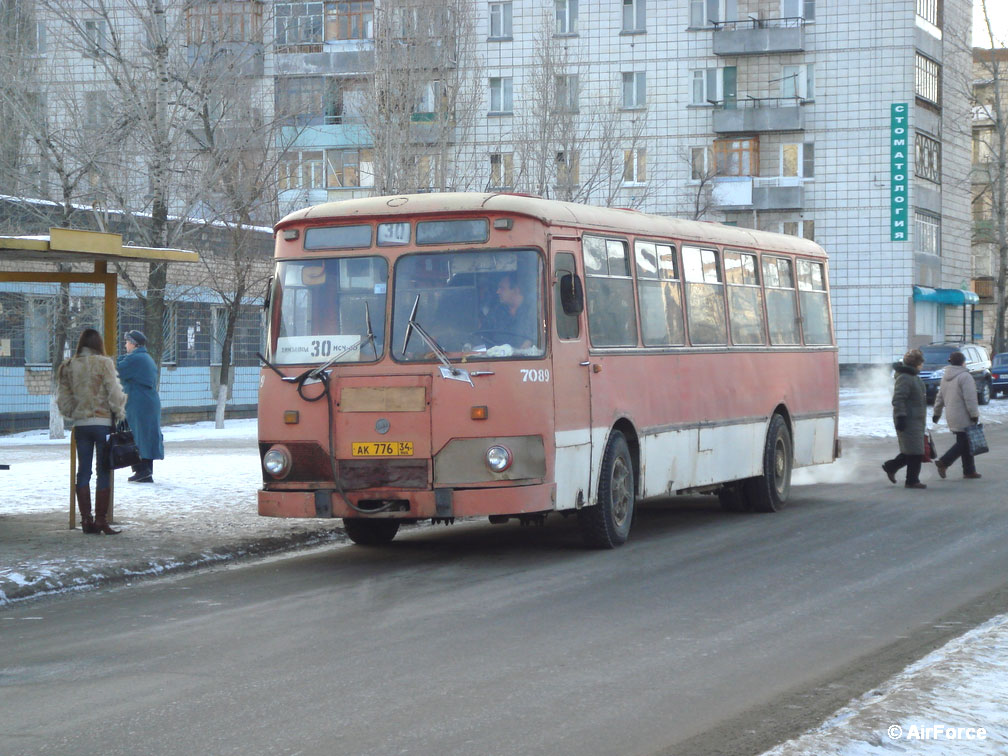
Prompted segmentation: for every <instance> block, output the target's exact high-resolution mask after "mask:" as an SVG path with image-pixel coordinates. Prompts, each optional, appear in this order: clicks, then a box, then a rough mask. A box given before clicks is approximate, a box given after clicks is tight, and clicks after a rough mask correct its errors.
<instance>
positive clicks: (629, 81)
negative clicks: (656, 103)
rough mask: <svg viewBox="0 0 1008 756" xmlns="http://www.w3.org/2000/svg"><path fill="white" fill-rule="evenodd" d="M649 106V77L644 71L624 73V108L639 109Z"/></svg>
mask: <svg viewBox="0 0 1008 756" xmlns="http://www.w3.org/2000/svg"><path fill="white" fill-rule="evenodd" d="M645 105H647V76H646V74H645V73H644V72H643V71H626V72H624V73H623V107H624V108H627V109H639V108H643V107H644V106H645Z"/></svg>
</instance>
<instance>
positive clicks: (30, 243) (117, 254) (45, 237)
mask: <svg viewBox="0 0 1008 756" xmlns="http://www.w3.org/2000/svg"><path fill="white" fill-rule="evenodd" d="M25 260H35V261H42V262H53V263H66V262H93V261H98V260H104V261H116V262H198V261H199V254H198V253H196V252H190V251H187V250H182V249H162V248H158V247H134V246H132V245H128V244H123V242H122V235H120V234H107V233H101V232H99V231H79V230H76V229H67V228H51V229H49V233H48V234H40V235H31V236H0V261H2V262H8V261H10V262H21V261H25Z"/></svg>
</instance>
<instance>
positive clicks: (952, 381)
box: [931, 352, 980, 480]
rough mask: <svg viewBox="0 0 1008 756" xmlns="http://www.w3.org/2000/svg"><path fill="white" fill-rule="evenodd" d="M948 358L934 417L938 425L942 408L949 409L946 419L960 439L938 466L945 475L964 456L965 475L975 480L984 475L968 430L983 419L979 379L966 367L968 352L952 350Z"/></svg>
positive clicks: (936, 400) (943, 475) (939, 461)
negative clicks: (970, 441) (977, 465)
mask: <svg viewBox="0 0 1008 756" xmlns="http://www.w3.org/2000/svg"><path fill="white" fill-rule="evenodd" d="M948 361H949V366H948V367H947V368H945V373H944V375H942V380H941V386H939V387H938V396H937V398H936V399H935V404H934V414H933V415H932V417H931V419H932V420H934V422H935V424H936V425H937V423H938V421H939V420H940V419H941V416H942V410H943V409H947V410H948V415H947V416H946V418H945V421H946V422H947V423H948V427H949V430H950V431H952V432H953V433H955V437H956V440H955V444H953V445H952V448H951V449H949V450H948V451H947V452H945V453H944V454H942V455H941V457H940V458H939V459H936V460H935V467H936V468H938V474H939V475H940V476H941V477H943V478H944V477H945V472H946V471H947V470H948V468H949V465H951V464H952V463H953V462H955V461H956V460H957V459H959V457H960V456H961V457H962V466H963V477H964V478H966V479H967V480H975V479H977V478H979V477H980V473H978V472H977V471H976V457H974V456H973V455H972V454H970V448H969V440H968V438H967V437H966V429H967V428H969V427H970V426H971V425H976V424H977V423H979V422H980V408H979V407H978V406H977V404H978V402H977V391H976V382H975V381H974V380H973V376H972V375H971V374H970V371H969V370H968V369H967V368H966V355H964V354H963V353H962V352H952V354H950V355H949V359H948Z"/></svg>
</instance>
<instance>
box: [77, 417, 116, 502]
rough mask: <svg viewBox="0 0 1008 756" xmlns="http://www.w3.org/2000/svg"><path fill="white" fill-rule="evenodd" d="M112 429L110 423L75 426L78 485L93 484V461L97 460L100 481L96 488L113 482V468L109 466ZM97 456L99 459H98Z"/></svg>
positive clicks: (100, 488)
mask: <svg viewBox="0 0 1008 756" xmlns="http://www.w3.org/2000/svg"><path fill="white" fill-rule="evenodd" d="M111 431H112V428H111V426H108V425H77V426H74V437H75V438H76V439H77V487H78V488H80V487H82V486H89V485H91V462H92V461H95V462H96V465H95V466H96V468H97V469H98V483H97V485H96V486H95V488H96V490H98V491H101V490H102V489H103V488H108V487H109V486H110V485H111V484H112V482H111V477H112V476H111V470H110V469H109V466H108V435H109V433H110V432H111ZM96 458H97V459H96Z"/></svg>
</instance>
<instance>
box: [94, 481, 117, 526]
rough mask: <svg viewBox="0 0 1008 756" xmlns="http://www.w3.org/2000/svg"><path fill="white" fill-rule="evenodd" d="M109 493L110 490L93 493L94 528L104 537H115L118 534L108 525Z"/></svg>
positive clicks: (105, 489)
mask: <svg viewBox="0 0 1008 756" xmlns="http://www.w3.org/2000/svg"><path fill="white" fill-rule="evenodd" d="M111 493H112V489H111V488H102V489H100V490H98V491H95V528H96V529H97V531H98V532H99V533H104V534H105V535H116V534H118V533H119V532H120V531H118V530H113V529H112V526H111V525H109V524H108V508H109V495H110V494H111Z"/></svg>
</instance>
